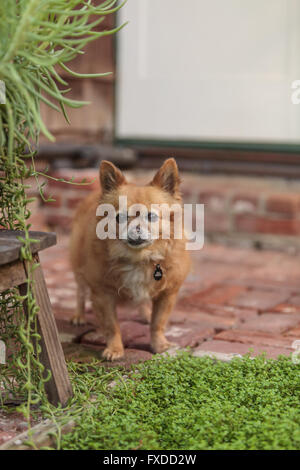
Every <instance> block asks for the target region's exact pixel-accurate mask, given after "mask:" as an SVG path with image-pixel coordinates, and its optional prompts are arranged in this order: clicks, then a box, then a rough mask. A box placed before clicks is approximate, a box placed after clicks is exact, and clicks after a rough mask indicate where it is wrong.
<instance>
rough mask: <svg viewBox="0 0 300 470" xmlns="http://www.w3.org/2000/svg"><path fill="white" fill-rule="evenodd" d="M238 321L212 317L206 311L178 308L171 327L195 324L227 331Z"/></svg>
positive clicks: (224, 317)
mask: <svg viewBox="0 0 300 470" xmlns="http://www.w3.org/2000/svg"><path fill="white" fill-rule="evenodd" d="M236 323H237V320H236V319H235V318H233V317H230V316H228V317H226V316H218V315H212V314H211V313H209V312H205V311H204V310H199V309H197V308H195V307H194V308H193V307H191V308H189V309H186V310H182V309H180V310H179V309H178V308H176V309H175V310H174V311H173V312H172V314H171V317H170V324H171V325H173V324H174V325H176V324H179V325H185V324H194V325H201V327H205V328H217V329H226V328H230V327H232V326H234V325H236Z"/></svg>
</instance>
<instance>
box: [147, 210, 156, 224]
mask: <svg viewBox="0 0 300 470" xmlns="http://www.w3.org/2000/svg"><path fill="white" fill-rule="evenodd" d="M157 219H158V215H157V214H155V212H148V220H149V222H156V221H157Z"/></svg>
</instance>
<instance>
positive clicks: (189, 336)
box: [166, 325, 215, 348]
mask: <svg viewBox="0 0 300 470" xmlns="http://www.w3.org/2000/svg"><path fill="white" fill-rule="evenodd" d="M214 333H215V330H214V329H213V328H205V327H202V326H199V327H198V328H197V327H195V325H190V326H189V325H172V326H169V327H168V328H167V330H166V337H167V339H168V340H169V341H171V342H172V343H175V344H176V345H178V346H180V347H181V348H186V347H187V346H189V347H191V348H194V347H196V346H198V345H199V344H200V343H202V341H203V340H205V339H207V338H210V337H212V336H213V335H214Z"/></svg>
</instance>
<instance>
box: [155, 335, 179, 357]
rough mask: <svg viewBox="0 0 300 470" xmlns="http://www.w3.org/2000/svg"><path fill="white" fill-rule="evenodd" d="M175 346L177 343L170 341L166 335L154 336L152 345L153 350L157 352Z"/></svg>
mask: <svg viewBox="0 0 300 470" xmlns="http://www.w3.org/2000/svg"><path fill="white" fill-rule="evenodd" d="M174 346H175V343H171V342H170V341H168V340H167V339H166V338H165V337H164V336H159V337H157V338H153V340H152V341H151V347H152V350H153V352H155V353H163V352H164V351H167V350H168V349H171V348H172V347H174Z"/></svg>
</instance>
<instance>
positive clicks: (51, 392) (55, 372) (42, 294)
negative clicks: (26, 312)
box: [20, 254, 72, 406]
mask: <svg viewBox="0 0 300 470" xmlns="http://www.w3.org/2000/svg"><path fill="white" fill-rule="evenodd" d="M34 260H35V261H36V262H38V263H39V262H40V261H39V256H38V254H35V255H34ZM24 289H27V285H26V284H22V285H21V286H20V291H21V292H22V291H23V293H24ZM34 295H35V298H36V302H37V305H38V306H39V309H40V310H39V313H38V329H39V334H40V336H41V341H40V345H41V349H42V351H41V355H40V360H41V362H42V364H43V365H44V366H45V368H46V369H48V370H49V369H50V370H51V374H52V376H51V378H50V380H49V381H48V382H46V383H45V389H46V393H47V395H48V399H49V401H50V403H52V404H54V405H57V404H58V403H61V404H62V406H64V405H66V402H67V400H68V399H69V398H70V397H71V396H72V386H71V383H70V379H69V375H68V370H67V366H66V361H65V357H64V352H63V349H62V346H61V343H60V341H59V337H58V330H57V326H56V322H55V318H54V315H53V312H52V308H51V304H50V299H49V295H48V290H47V287H46V283H45V279H44V274H43V270H42V267H41V266H38V267H37V268H36V269H35V270H34Z"/></svg>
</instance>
